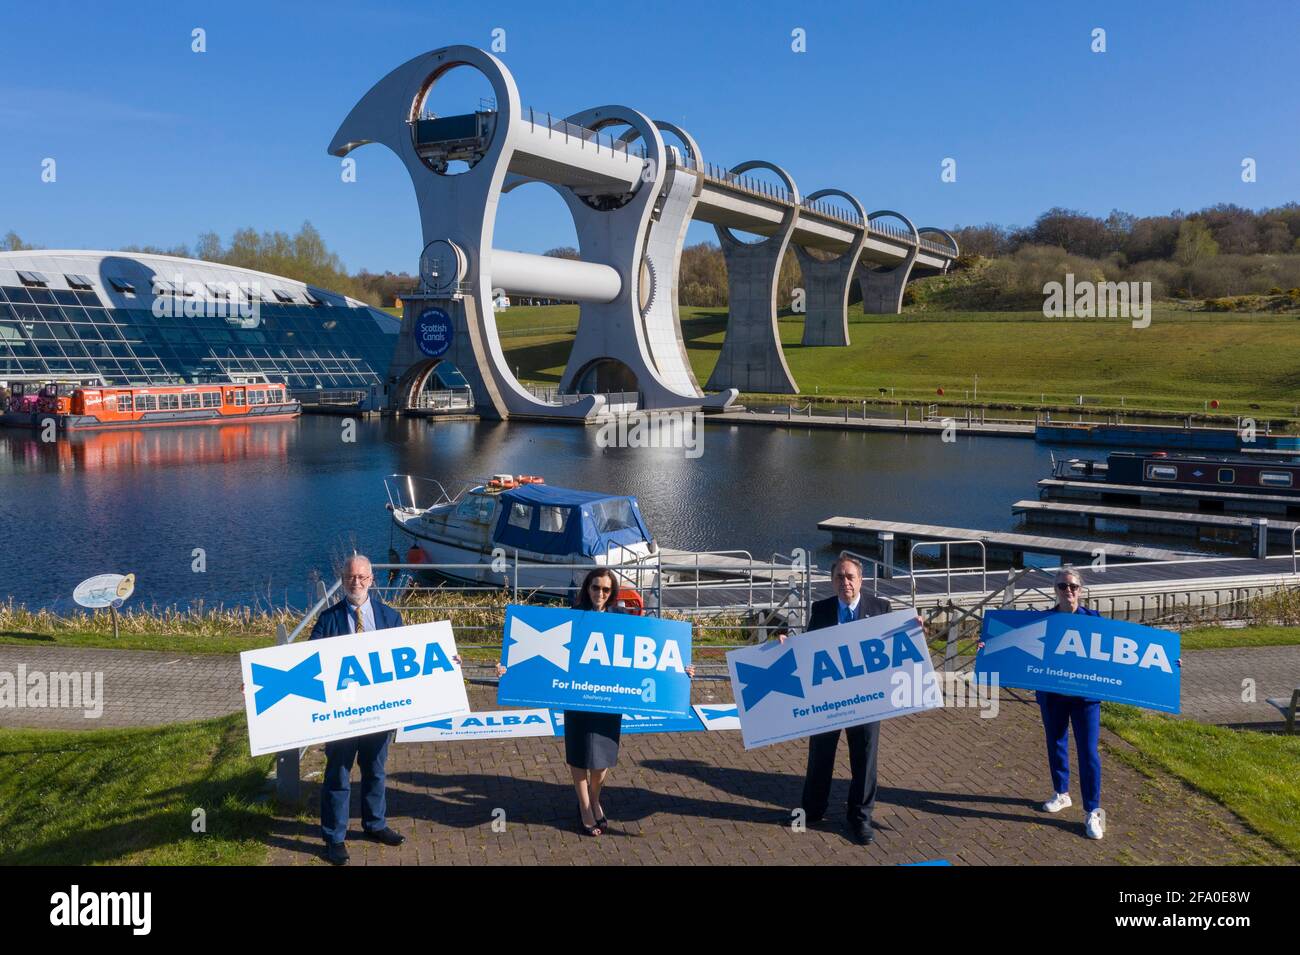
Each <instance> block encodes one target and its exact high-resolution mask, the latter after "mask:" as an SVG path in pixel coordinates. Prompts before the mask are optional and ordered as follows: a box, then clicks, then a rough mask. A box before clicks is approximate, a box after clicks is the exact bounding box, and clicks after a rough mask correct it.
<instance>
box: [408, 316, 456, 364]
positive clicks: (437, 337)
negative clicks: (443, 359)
mask: <svg viewBox="0 0 1300 955" xmlns="http://www.w3.org/2000/svg"><path fill="white" fill-rule="evenodd" d="M451 337H452V324H451V316H450V315H448V314H447V313H446V312H444V311H443V310H442V309H440V308H426V309H425V310H424V311H423V312H421V313H420V317H419V318H417V319H416V320H415V344H416V345H417V346H419V349H420V351H422V352H424V353H425V354H426V355H428V356H429V357H430V358H438V357H439V356H441V355H445V354H446V353H447V349H448V348H450V347H451Z"/></svg>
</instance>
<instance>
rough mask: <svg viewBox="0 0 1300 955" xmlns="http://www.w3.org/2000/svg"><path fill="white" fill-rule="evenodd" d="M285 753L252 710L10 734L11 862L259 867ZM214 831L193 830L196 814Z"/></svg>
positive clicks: (1, 742) (0, 853)
mask: <svg viewBox="0 0 1300 955" xmlns="http://www.w3.org/2000/svg"><path fill="white" fill-rule="evenodd" d="M273 762H274V757H272V756H259V757H256V758H254V757H250V756H249V755H248V731H247V729H246V727H245V722H244V716H243V714H242V713H240V714H235V715H232V716H227V717H222V718H221V719H215V720H206V721H204V722H201V723H184V724H179V725H176V726H164V727H159V728H155V729H131V730H92V731H88V732H87V731H72V732H65V731H57V730H18V729H0V865H32V864H46V865H85V864H94V863H114V864H135V865H138V864H159V865H213V864H223V865H254V864H258V863H260V862H262V861H263V859H264V858H265V856H266V839H267V834H268V833H269V831H270V825H271V820H272V810H271V806H270V804H269V803H263V802H258V798H259V796H260V795H261V794H262V793H263V791H264V789H265V783H266V774H267V773H268V772H269V770H270V767H271V765H272V763H273ZM196 809H202V810H204V812H205V814H206V826H207V831H206V832H194V831H193V826H194V824H195V817H194V810H196Z"/></svg>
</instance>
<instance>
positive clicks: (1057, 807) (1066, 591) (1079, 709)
mask: <svg viewBox="0 0 1300 955" xmlns="http://www.w3.org/2000/svg"><path fill="white" fill-rule="evenodd" d="M1082 591H1083V581H1082V580H1081V579H1080V577H1079V574H1078V572H1077V571H1075V570H1072V569H1070V568H1068V567H1067V568H1062V569H1061V570H1060V571H1059V572H1058V573H1057V575H1056V608H1055V611H1056V612H1058V613H1081V614H1086V615H1087V616H1089V617H1100V616H1101V614H1099V613H1098V612H1097V611H1095V610H1090V609H1089V608H1087V607H1085V606H1083V605H1082V604H1081V603H1079V597H1080V596H1081V595H1082ZM1048 612H1049V613H1050V612H1052V611H1048ZM1036 695H1037V697H1038V709H1039V712H1040V713H1042V715H1043V730H1044V731H1045V732H1046V734H1047V764H1048V766H1049V767H1050V768H1051V771H1052V798H1051V799H1049V800H1047V802H1045V803H1043V811H1044V812H1060V811H1061V810H1062V809H1066V808H1068V807H1069V806H1071V805H1072V804H1073V803H1072V801H1071V799H1070V726H1071V724H1073V726H1074V745H1075V747H1076V749H1077V750H1078V752H1079V786H1080V788H1081V789H1082V790H1083V811H1084V812H1086V813H1087V814H1088V816H1087V819H1086V820H1085V821H1084V825H1083V831H1084V833H1085V834H1086V835H1087V836H1088V838H1089V839H1100V838H1101V837H1102V836H1103V835H1105V833H1106V814H1105V812H1103V811H1102V808H1101V753H1100V752H1098V750H1097V738H1098V737H1099V736H1100V735H1101V701H1100V700H1091V699H1087V698H1085V697H1081V696H1067V695H1066V694H1064V693H1047V692H1044V691H1043V690H1039V691H1037V694H1036Z"/></svg>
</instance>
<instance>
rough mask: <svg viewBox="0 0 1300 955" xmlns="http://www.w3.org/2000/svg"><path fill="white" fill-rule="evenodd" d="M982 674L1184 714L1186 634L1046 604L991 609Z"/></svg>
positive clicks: (978, 671) (978, 666)
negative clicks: (1180, 662) (1183, 641)
mask: <svg viewBox="0 0 1300 955" xmlns="http://www.w3.org/2000/svg"><path fill="white" fill-rule="evenodd" d="M982 639H983V641H984V646H983V648H982V649H981V650H980V651H979V653H978V654H977V655H976V657H975V675H976V679H980V678H982V677H983V676H984V675H986V674H988V675H990V676H991V677H993V675H996V676H995V677H993V678H995V679H997V681H998V682H999V683H1000V684H1001V685H1003V686H1015V687H1020V688H1021V689H1025V690H1043V691H1046V692H1049V693H1064V694H1067V695H1069V696H1082V697H1085V698H1087V699H1094V700H1110V701H1112V702H1115V703H1130V704H1132V705H1134V706H1142V707H1146V708H1147V709H1152V710H1162V711H1163V712H1166V713H1177V712H1178V711H1179V708H1180V703H1179V686H1180V681H1179V668H1178V657H1179V653H1180V643H1181V640H1180V637H1179V635H1178V634H1176V633H1173V632H1171V631H1168V630H1157V629H1155V628H1154V627H1144V626H1142V625H1141V624H1137V623H1128V622H1127V621H1124V620H1111V619H1109V618H1108V617H1093V616H1088V615H1085V614H1078V613H1056V612H1049V611H1041V610H990V611H988V612H986V613H985V614H984V626H983V630H982Z"/></svg>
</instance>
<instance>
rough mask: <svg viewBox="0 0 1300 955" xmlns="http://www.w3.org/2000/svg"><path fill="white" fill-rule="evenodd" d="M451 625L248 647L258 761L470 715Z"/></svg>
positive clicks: (248, 702) (247, 692)
mask: <svg viewBox="0 0 1300 955" xmlns="http://www.w3.org/2000/svg"><path fill="white" fill-rule="evenodd" d="M456 655H457V654H456V640H455V638H454V637H453V636H452V632H451V624H450V623H448V622H447V621H445V620H440V621H438V622H436V623H421V624H415V625H413V626H409V627H394V628H392V629H389V630H374V631H371V632H369V633H362V634H353V635H350V636H338V637H330V638H329V639H327V640H312V641H309V642H305V643H290V644H286V645H285V646H279V647H263V648H262V649H260V650H246V651H244V652H243V653H241V654H240V655H239V662H240V667H241V668H242V670H243V676H244V708H245V710H246V711H247V713H248V742H249V745H250V747H251V748H252V752H253V755H254V756H259V755H261V754H262V753H275V752H279V751H280V750H285V749H294V748H295V747H300V746H308V745H310V744H312V743H325V742H329V741H330V740H335V739H347V738H348V737H351V736H364V735H366V734H369V733H379V732H384V731H387V730H391V729H397V728H399V727H402V726H410V725H411V724H413V723H419V722H423V721H426V720H434V719H437V718H439V717H442V716H447V715H451V714H456V713H468V712H469V699H468V698H467V697H466V695H465V681H464V679H463V677H462V676H461V671H460V667H459V666H457V665H456V664H455V662H454V661H453V658H454V657H455V656H456Z"/></svg>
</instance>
